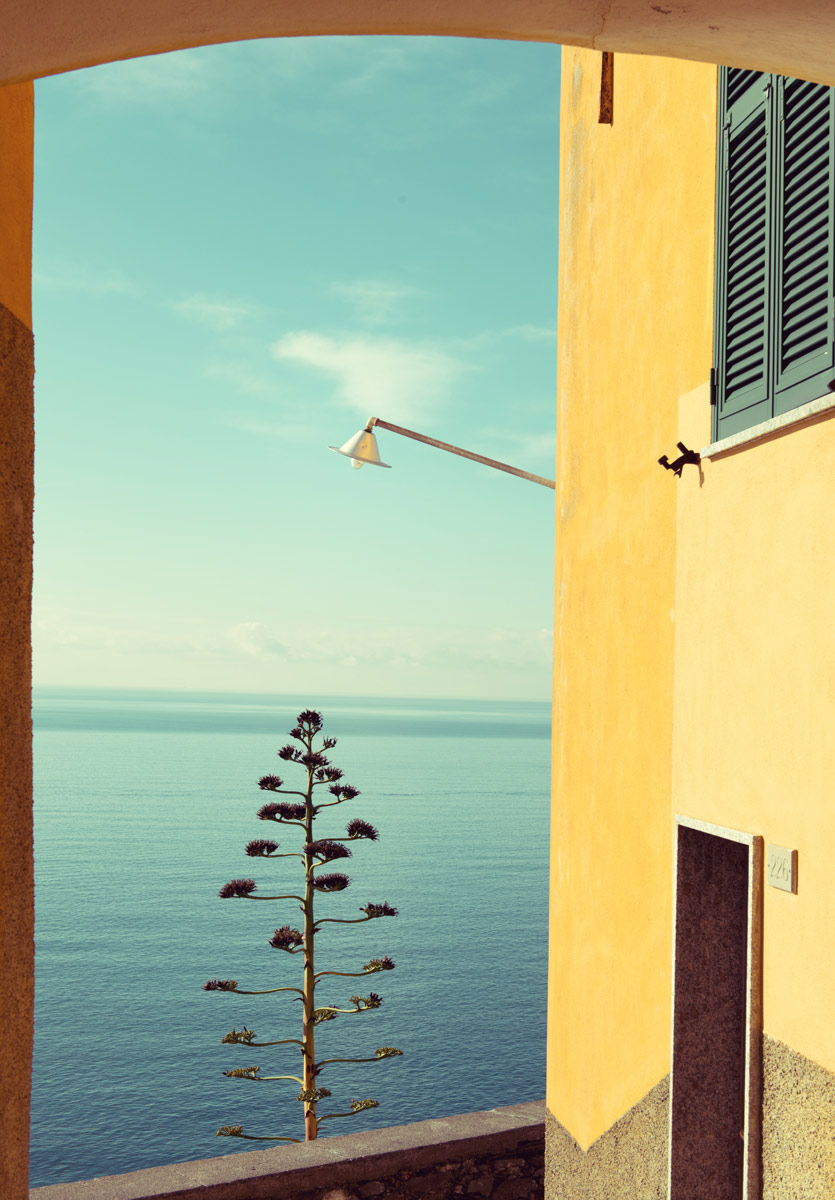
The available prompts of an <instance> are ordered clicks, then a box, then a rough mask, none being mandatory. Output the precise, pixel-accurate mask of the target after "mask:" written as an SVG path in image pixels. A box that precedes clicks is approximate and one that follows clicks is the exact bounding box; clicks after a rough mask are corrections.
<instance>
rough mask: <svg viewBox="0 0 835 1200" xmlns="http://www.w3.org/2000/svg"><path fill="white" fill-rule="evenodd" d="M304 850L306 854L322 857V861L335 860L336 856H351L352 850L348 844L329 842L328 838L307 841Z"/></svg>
mask: <svg viewBox="0 0 835 1200" xmlns="http://www.w3.org/2000/svg"><path fill="white" fill-rule="evenodd" d="M304 852H305V854H310V855H315V857H316V858H321V860H322V862H333V860H334V859H335V858H350V857H351V851H350V850H349V849H348V847H347V846H343V845H342V842H329V841H326V840H322V841H319V842H307V843H306V845H305V848H304Z"/></svg>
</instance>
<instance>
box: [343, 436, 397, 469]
mask: <svg viewBox="0 0 835 1200" xmlns="http://www.w3.org/2000/svg"><path fill="white" fill-rule="evenodd" d="M328 449H330V450H333V451H334V453H336V454H344V455H345V457H346V458H351V459H353V462H352V464H351V465H352V466H354V467H356V468H357V470H359V468H360V467H364V466H365V464H366V463H370V464H371V466H373V467H388V468H389V470H391V463H384V462H381V461H380V451H379V450H378V449H377V439H376V437H375V436H374V434H373V433H372V432H371V430H370V429H361V430H360V431H359V433H355V434H354V436H353V437H352V438H348V441H347V442H345V444H344V445H343V446H329V447H328Z"/></svg>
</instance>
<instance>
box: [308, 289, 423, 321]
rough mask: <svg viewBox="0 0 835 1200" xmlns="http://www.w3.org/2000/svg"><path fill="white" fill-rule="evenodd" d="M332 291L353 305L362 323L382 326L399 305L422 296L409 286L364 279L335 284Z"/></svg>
mask: <svg viewBox="0 0 835 1200" xmlns="http://www.w3.org/2000/svg"><path fill="white" fill-rule="evenodd" d="M331 291H333V292H335V293H336V294H337V295H338V296H342V297H343V298H344V299H345V300H347V301H349V303H350V304H352V305H353V306H354V308H355V310H356V312H357V315H358V316H359V318H360V320H361V321H365V322H367V324H369V325H382V324H384V323H385V322H386V321H389V320H391V318H392V316H393V315H394V312H395V310H396V308H397V307H398V305H399V304H400V303H401V301H403V300H408V299H410V298H411V297H412V296H420V295H422V292H421V291H420V289H419V288H415V287H410V286H409V285H408V284H398V283H385V282H384V281H383V280H381V279H364V280H358V281H357V282H356V283H334V284H333V285H332V287H331Z"/></svg>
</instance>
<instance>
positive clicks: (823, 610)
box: [0, 0, 835, 1200]
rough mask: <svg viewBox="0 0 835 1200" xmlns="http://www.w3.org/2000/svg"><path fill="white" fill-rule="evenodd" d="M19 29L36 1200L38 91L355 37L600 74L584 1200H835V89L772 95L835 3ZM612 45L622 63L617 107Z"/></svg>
mask: <svg viewBox="0 0 835 1200" xmlns="http://www.w3.org/2000/svg"><path fill="white" fill-rule="evenodd" d="M0 8H2V10H3V26H2V27H3V36H2V39H0V419H2V436H0V597H1V598H2V604H0V682H2V688H0V766H2V770H0V880H2V887H0V955H1V957H0V972H1V973H2V974H1V977H0V1029H2V1032H3V1035H4V1051H3V1054H2V1055H0V1115H1V1116H2V1128H3V1141H2V1146H0V1196H2V1197H3V1200H24V1197H26V1195H27V1159H26V1153H27V1129H28V1127H27V1108H28V1097H29V1085H28V1072H29V1066H30V1055H31V1008H32V969H33V954H32V928H33V905H32V860H31V809H30V797H31V756H30V740H31V727H30V722H29V708H28V686H29V648H28V647H29V642H28V617H29V597H30V584H31V511H32V443H33V433H32V372H33V349H32V345H33V341H32V336H33V335H32V330H31V312H30V305H29V278H30V245H31V194H32V193H31V188H32V87H31V80H32V79H34V78H36V77H38V76H42V75H48V74H52V73H55V72H59V71H65V70H71V69H75V68H78V67H81V66H88V65H92V64H94V63H99V62H106V61H112V60H116V59H121V58H128V57H132V56H135V55H140V54H150V53H157V52H161V51H164V50H171V49H178V48H182V47H186V46H192V45H200V44H208V43H212V42H222V41H230V40H235V39H238V38H250V37H268V36H284V35H303V34H325V33H340V34H342V33H366V34H368V33H371V34H373V33H402V34H410V33H411V34H435V35H452V36H478V37H513V38H520V39H523V40H542V41H552V42H559V43H564V44H566V45H568V46H573V47H578V48H576V49H567V50H566V51H565V59H564V68H563V128H562V156H563V162H562V184H561V188H562V200H561V210H562V211H561V221H562V224H561V268H560V272H561V288H560V311H559V321H560V376H559V382H560V403H559V412H558V425H559V463H558V491H557V501H558V512H557V516H558V521H557V528H558V546H557V564H558V568H557V569H558V579H557V588H556V593H555V610H556V630H557V652H556V668H555V680H554V701H555V708H554V711H555V743H554V815H553V872H552V878H553V894H552V919H551V979H550V997H549V1071H548V1117H547V1121H548V1175H547V1181H546V1182H547V1187H546V1193H547V1195H548V1197H549V1200H568V1197H571V1200H581V1198H583V1200H585V1198H591V1197H594V1198H600V1200H619V1198H620V1197H629V1198H632V1200H644V1198H645V1197H647V1198H648V1197H653V1198H655V1197H663V1196H669V1197H670V1200H702V1198H704V1200H708V1198H709V1200H726V1198H728V1200H730V1198H733V1200H736V1198H737V1197H743V1196H745V1197H746V1198H749V1200H754V1198H755V1197H757V1196H759V1195H762V1196H764V1197H767V1198H768V1200H795V1198H798V1200H800V1198H802V1200H817V1198H818V1197H820V1198H824V1197H828V1198H831V1197H833V1196H835V1141H833V1133H835V1021H833V1019H832V1014H833V997H835V937H834V936H833V931H834V930H835V887H833V884H832V880H831V874H832V871H831V863H832V861H833V859H835V805H833V803H832V801H831V798H830V791H831V786H832V784H831V781H832V779H833V778H835V739H833V738H832V736H831V735H830V733H829V728H828V725H829V717H830V714H831V712H832V710H833V703H835V683H834V682H833V681H835V633H834V632H833V618H832V613H833V612H835V571H833V568H832V559H833V551H835V531H833V523H834V522H835V515H833V505H832V503H831V498H830V493H831V490H832V486H833V485H832V480H833V478H835V473H833V468H835V425H833V423H832V421H831V420H830V417H831V416H832V413H833V404H832V397H833V393H832V392H830V390H829V386H828V383H829V380H828V379H827V377H826V376H827V372H828V370H829V367H830V365H831V363H830V360H829V359H828V358H827V354H828V353H829V351H828V349H827V348H826V346H824V345H823V344H818V343H815V344H814V345H813V344H812V343H813V342H814V339H815V337H817V334H818V333H820V331H821V330H822V329H823V330H824V333H825V334H826V336H825V337H824V339H823V340H824V342H826V338H827V337H828V338H829V340H830V342H831V334H832V321H833V315H835V309H833V289H832V261H833V251H832V240H831V239H832V225H833V220H832V212H831V208H832V194H833V184H832V153H833V151H832V132H831V130H832V126H831V121H832V101H831V97H830V94H829V93H826V96H825V97H824V94H823V93H822V92H820V91H817V92H814V93H813V94H809V93H808V92H807V91H805V90H804V89H803V88H798V87H794V86H788V85H786V84H785V83H783V82H782V81H781V80H779V79H776V78H769V77H768V76H764V75H760V74H759V72H760V71H772V72H773V71H782V72H785V73H787V74H789V75H792V76H800V77H802V78H805V79H813V80H817V81H820V82H822V83H828V84H835V67H833V62H835V57H833V48H835V10H833V7H832V4H831V0H793V2H792V3H791V4H789V3H787V2H786V0H761V2H760V3H758V4H757V5H755V6H752V5H751V3H750V0H697V2H695V3H678V2H677V0H670V3H668V4H658V5H648V4H646V3H645V0H622V3H620V4H619V5H613V4H611V3H610V2H608V0H553V3H549V4H548V5H543V4H541V3H538V0H444V3H440V2H439V0H398V2H397V3H396V4H389V5H380V4H379V2H378V0H351V3H350V4H348V3H342V2H341V0H305V3H300V2H296V0H288V2H286V3H283V4H281V5H277V4H275V3H272V2H271V0H200V2H199V3H196V4H192V5H187V6H183V5H177V4H168V5H159V4H157V5H154V4H140V5H137V4H134V3H131V2H130V0H43V2H42V3H40V4H38V5H37V6H31V5H25V4H20V3H14V2H13V3H11V4H9V3H5V4H4V3H2V0H0ZM601 50H606V51H617V53H616V56H615V74H614V86H613V93H612V99H613V108H612V120H611V123H600V121H599V116H600V82H601V55H600V51H601ZM633 55H634V57H633ZM652 55H675V56H677V57H676V59H675V60H674V59H672V58H654V57H650V56H652ZM688 60H689V61H688ZM720 62H721V63H730V64H734V66H735V68H736V74H735V75H733V76H732V77H729V76H727V75H724V74H723V75H720V82H721V88H722V89H724V90H722V91H721V94H720V92H718V91H717V69H716V66H715V65H704V64H716V63H720ZM749 76H750V78H749ZM755 91H757V95H756V96H755V95H754V93H755ZM731 92H732V93H733V94H731ZM807 102H808V105H809V110H808V111H809V114H810V116H809V122H810V124H808V127H807V124H806V123H804V122H805V120H806V119H805V118H804V121H801V122H800V124H797V123H796V122H795V120H794V116H795V114H796V113H797V112H799V111H800V110H801V109H802V108H803V106H804V105H805V104H807ZM798 106H799V107H798ZM827 106H828V107H827ZM824 108H825V109H826V110H827V113H828V115H827V116H826V119H825V121H824V126H825V128H824V126H821V125H820V121H822V120H823V118H822V117H821V112H822V111H823V109H824ZM729 117H730V118H731V119H730V121H729V120H728V118H729ZM815 122H818V124H817V125H815ZM826 122H829V123H828V124H827V123H826ZM758 123H759V125H761V126H762V128H763V129H765V130H766V134H765V135H764V136H766V141H765V142H764V143H762V144H760V143H759V142H758V141H757V138H758V137H759V134H756V133H752V131H753V130H754V128H755V126H758ZM813 125H814V126H815V129H816V130H817V132H815V131H814V130H812V126H813ZM717 129H720V130H721V133H720V136H719V137H718V138H717ZM827 131H828V132H827ZM807 134H808V137H810V138H812V139H813V141H812V143H811V145H812V150H811V153H810V156H809V155H807V151H808V150H809V144H808V143H807ZM749 135H750V136H749ZM746 139H747V140H746ZM815 139H816V140H815ZM763 147H765V148H763ZM717 153H718V155H719V160H720V172H719V177H720V179H721V180H723V183H722V189H720V203H719V206H718V212H719V214H720V216H719V222H718V223H717V221H716V213H717V205H716V178H717V170H716V163H717ZM735 156H736V157H735ZM735 161H736V162H737V163H741V164H742V165H743V167H745V169H744V170H743V171H742V173H741V175H740V176H739V178H741V179H742V180H743V183H742V185H741V190H740V188H739V187H737V183H736V182H735V172H736V167H735V166H734V162H735ZM824 161H825V163H826V167H825V173H824V174H825V179H824V182H823V184H821V181H820V175H819V173H818V174H817V175H815V171H816V170H818V168H819V167H820V164H821V163H822V162H824ZM726 163H728V164H729V173H728V178H727V181H726V178H725V164H726ZM746 164H748V165H746ZM792 164H794V166H792ZM749 166H750V170H751V172H752V174H751V178H752V179H754V178H761V180H762V183H761V189H760V191H759V192H756V187H755V189H754V193H749V192H748V191H747V190H746V186H747V185H746V184H745V182H744V181H745V179H746V178H747V172H748V169H749ZM795 168H796V178H795V183H794V184H793V187H792V189H789V188H784V187H783V186H782V183H781V182H780V181H781V180H782V179H783V177H784V175H785V173H786V172H787V171H789V173H791V171H792V170H794V169H795ZM757 172H759V173H760V174H759V175H758V174H757ZM810 172H811V174H810ZM826 172H828V174H826ZM813 175H814V179H813V178H812V176H813ZM758 186H759V185H758ZM735 188H736V191H734V189H735ZM755 193H756V194H755ZM822 197H823V198H822ZM821 205H823V208H821ZM827 205H828V207H827ZM824 210H825V216H824V218H821V212H823V211H824ZM821 220H823V225H824V226H826V231H825V236H824V235H823V234H821V235H820V237H823V238H824V240H823V241H821V240H820V237H819V235H818V233H815V235H814V238H813V239H812V240H813V242H814V245H812V244H810V243H808V242H807V240H806V238H807V233H809V232H810V231H811V230H812V225H813V224H814V228H815V229H816V230H817V229H818V226H819V224H820V221H821ZM740 222H741V225H740ZM755 226H756V229H755ZM740 228H741V229H742V234H741V240H735V239H736V236H737V234H738V232H739V229H740ZM757 230H759V232H757ZM748 232H750V233H751V239H749V238H748ZM758 239H759V240H758ZM717 241H718V244H719V246H720V254H719V262H720V281H719V286H718V287H717V285H716V280H715V267H714V264H715V258H716V254H715V248H716V244H717ZM821 245H822V246H823V247H824V249H823V251H821V249H820V247H821ZM726 247H727V249H726ZM795 252H796V255H797V257H796V258H795V259H793V258H792V256H793V255H794V254H795ZM757 255H759V259H757ZM755 260H756V261H758V262H759V269H760V271H761V278H760V280H759V282H757V281H756V280H754V281H753V282H751V279H752V276H751V275H750V270H751V269H754V268H752V263H754V267H755V268H756V261H755ZM827 272H828V274H827ZM827 289H828V290H827ZM758 296H759V297H760V300H759V301H758V299H757V297H758ZM762 297H765V299H764V300H763V299H762ZM821 297H822V298H823V299H822V300H821ZM818 301H821V305H822V306H821V305H818ZM758 303H760V308H759V309H757V304H758ZM807 303H808V306H809V307H807ZM816 306H817V307H816ZM757 313H758V314H759V315H757ZM758 322H759V324H757V323H758ZM755 327H756V329H757V330H758V332H756V333H752V330H754V329H755ZM91 336H95V331H91ZM758 356H759V358H758ZM812 359H814V362H812ZM801 360H802V361H801ZM729 364H730V366H729ZM807 367H814V370H810V371H807ZM731 368H732V369H731ZM714 369H718V370H717V374H716V376H715V377H714V378H712V374H711V373H712V371H714ZM758 372H759V374H758ZM804 372H805V373H804ZM830 378H835V370H833V372H832V376H831V377H830ZM712 398H715V399H716V404H715V405H712V404H711V399H712ZM717 412H718V415H715V414H716V413H717ZM678 442H681V443H682V445H684V446H685V447H687V448H689V449H691V450H698V451H701V457H700V461H699V462H698V463H694V462H687V461H684V462H682V463H681V464H680V466H681V473H680V476H677V475H676V474H675V473H674V472H672V471H667V470H664V469H662V467H661V466H660V465H659V462H658V460H659V458H661V457H662V456H667V458H668V460H669V461H670V462H672V463H675V462H676V461H677V459H678V458H679V455H680V452H679V450H678V449H677V443H678ZM685 457H687V456H685ZM775 885H776V886H775ZM671 1061H672V1103H671V1102H670V1071H671ZM668 1172H669V1176H670V1179H671V1185H670V1184H669V1183H668Z"/></svg>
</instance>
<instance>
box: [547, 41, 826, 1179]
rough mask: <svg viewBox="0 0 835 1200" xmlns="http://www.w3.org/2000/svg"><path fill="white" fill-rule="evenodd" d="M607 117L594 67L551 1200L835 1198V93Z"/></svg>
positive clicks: (557, 815) (571, 387) (565, 265)
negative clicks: (665, 465)
mask: <svg viewBox="0 0 835 1200" xmlns="http://www.w3.org/2000/svg"><path fill="white" fill-rule="evenodd" d="M600 92H601V55H600V54H597V53H593V52H591V51H588V50H576V49H567V50H565V51H564V58H563V95H562V163H561V267H560V275H561V279H560V298H559V305H560V307H559V325H560V362H559V389H560V391H559V404H558V446H559V449H558V456H559V461H558V474H557V479H558V493H557V506H558V508H557V526H558V534H557V559H558V567H557V576H558V578H557V596H556V602H555V603H556V616H555V628H556V630H557V650H556V664H555V677H554V730H555V744H554V806H553V826H552V828H553V833H552V838H553V870H552V910H551V960H550V966H551V969H550V1009H549V1026H548V1028H549V1070H548V1121H549V1125H550V1129H549V1146H550V1148H549V1186H548V1190H547V1192H546V1194H547V1195H548V1196H549V1197H550V1198H552V1200H557V1198H560V1200H562V1198H563V1197H565V1198H566V1200H567V1198H568V1197H572V1198H573V1197H579V1196H583V1197H585V1196H589V1197H591V1196H594V1197H597V1196H600V1197H606V1200H614V1198H615V1197H621V1196H623V1197H635V1198H638V1197H640V1198H643V1197H655V1196H664V1195H667V1188H668V1171H669V1179H670V1193H669V1194H670V1196H671V1197H672V1198H673V1200H701V1198H702V1197H704V1198H705V1200H708V1198H709V1200H717V1198H719V1197H737V1196H739V1197H741V1196H749V1197H755V1196H759V1195H760V1194H761V1192H760V1188H761V1187H762V1195H763V1196H765V1197H769V1198H771V1197H773V1198H775V1200H776V1198H777V1197H780V1198H783V1197H785V1198H786V1200H789V1198H790V1197H800V1196H802V1197H821V1198H823V1197H831V1196H833V1195H835V1019H833V1017H835V887H834V886H833V880H832V867H831V864H832V862H833V859H835V805H833V803H832V780H833V778H834V777H835V739H833V737H832V735H831V732H830V729H829V724H830V720H831V716H832V712H833V699H835V622H833V618H832V612H833V611H835V568H833V561H835V515H833V505H832V489H833V480H835V424H833V423H832V421H831V420H830V418H832V417H833V416H835V395H833V392H832V391H831V390H830V388H829V386H828V385H829V384H830V383H831V382H832V381H835V369H834V368H835V360H833V353H832V352H833V339H835V288H833V261H835V237H833V205H835V175H833V160H834V156H833V137H834V136H835V134H834V132H833V131H834V130H835V122H834V121H833V103H832V101H833V94H835V93H833V91H832V90H831V89H829V88H826V87H823V86H820V85H814V84H800V83H799V82H798V81H796V80H783V79H782V78H777V77H775V76H770V75H768V74H764V73H760V72H756V71H750V70H749V71H745V70H739V69H737V70H731V71H730V72H729V71H727V70H720V71H719V72H718V79H717V69H716V67H715V66H707V65H700V64H692V63H682V62H678V61H673V60H671V59H653V58H648V57H637V56H627V55H620V54H618V55H616V56H615V58H614V81H613V112H612V122H611V123H599V117H600ZM717 110H718V111H717ZM717 129H718V130H719V137H718V139H717ZM717 155H718V160H717ZM717 161H718V172H717ZM717 178H718V180H719V187H718V197H719V203H718V206H717ZM717 248H718V251H717ZM678 442H681V443H682V446H683V447H686V448H687V449H688V450H693V449H694V450H697V451H700V452H701V461H700V462H698V463H696V462H687V461H683V462H681V463H680V464H679V471H680V474H676V472H675V471H669V470H664V469H662V464H660V463H659V462H658V460H659V458H661V456H662V455H665V456H666V457H667V460H668V461H669V462H672V464H673V465H675V464H676V462H678V460H679V459H680V458H683V457H685V456H684V455H683V454H682V450H681V448H678V447H677V443H678ZM786 889H788V890H786ZM671 1048H672V1055H671ZM671 1066H672V1079H671ZM671 1086H672V1105H671V1103H670V1089H671Z"/></svg>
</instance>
